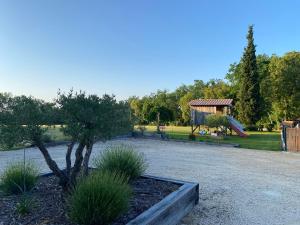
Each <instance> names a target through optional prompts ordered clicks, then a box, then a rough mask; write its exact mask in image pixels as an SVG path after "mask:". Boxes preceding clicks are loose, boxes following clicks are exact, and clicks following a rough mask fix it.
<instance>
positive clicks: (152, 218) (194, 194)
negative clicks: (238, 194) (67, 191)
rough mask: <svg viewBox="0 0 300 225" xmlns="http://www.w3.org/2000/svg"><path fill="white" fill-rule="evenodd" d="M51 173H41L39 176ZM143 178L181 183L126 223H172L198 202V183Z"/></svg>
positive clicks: (129, 224)
mask: <svg viewBox="0 0 300 225" xmlns="http://www.w3.org/2000/svg"><path fill="white" fill-rule="evenodd" d="M51 175H53V173H52V172H49V173H43V174H41V175H40V176H41V177H47V176H51ZM142 177H144V178H149V179H156V180H160V181H165V182H172V183H175V184H179V185H181V186H180V187H179V188H178V189H177V190H176V191H174V192H172V193H171V194H169V195H167V196H166V197H165V198H164V199H162V200H161V201H160V202H158V203H156V204H155V205H153V206H152V207H150V208H149V209H147V210H146V211H144V212H143V213H141V214H140V215H138V216H137V217H136V218H134V219H133V220H131V221H129V222H128V223H127V224H126V225H174V224H177V223H179V222H180V220H181V219H182V218H183V217H184V216H186V215H187V214H188V213H189V212H190V211H191V210H192V209H193V207H194V206H195V205H197V204H198V202H199V184H198V183H194V182H186V181H181V180H176V179H171V178H164V177H157V176H151V175H144V176H142Z"/></svg>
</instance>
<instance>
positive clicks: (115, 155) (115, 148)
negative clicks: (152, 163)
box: [94, 144, 147, 180]
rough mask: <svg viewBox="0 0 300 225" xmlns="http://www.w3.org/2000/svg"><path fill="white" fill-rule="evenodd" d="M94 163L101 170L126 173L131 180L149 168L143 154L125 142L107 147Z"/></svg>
mask: <svg viewBox="0 0 300 225" xmlns="http://www.w3.org/2000/svg"><path fill="white" fill-rule="evenodd" d="M94 165H95V166H96V168H98V169H100V170H105V171H110V172H117V173H121V174H124V175H125V176H127V177H128V178H129V179H130V180H134V179H136V178H137V177H139V176H141V175H142V174H143V173H144V172H145V170H146V168H147V164H146V161H145V159H144V156H143V154H141V153H138V152H136V151H134V149H133V147H132V146H130V145H124V144H121V145H112V146H109V147H107V148H106V149H105V150H104V151H103V152H102V154H100V155H99V156H98V157H96V158H95V160H94Z"/></svg>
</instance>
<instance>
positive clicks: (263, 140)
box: [146, 126, 281, 151]
mask: <svg viewBox="0 0 300 225" xmlns="http://www.w3.org/2000/svg"><path fill="white" fill-rule="evenodd" d="M155 131H156V127H155V126H146V132H155ZM164 131H165V132H166V133H167V134H168V135H169V137H170V138H171V139H179V140H188V135H189V134H190V133H191V127H189V126H187V127H183V126H166V127H165V130H164ZM196 133H197V132H195V134H196ZM247 134H248V135H249V136H248V137H246V138H241V137H239V136H237V135H236V134H234V135H232V136H227V137H225V138H224V139H215V138H212V137H211V136H209V135H206V136H200V135H198V134H196V141H202V142H213V143H219V144H239V146H240V147H241V148H249V149H257V150H271V151H280V150H281V143H280V142H281V141H280V132H278V131H274V132H256V131H250V132H247Z"/></svg>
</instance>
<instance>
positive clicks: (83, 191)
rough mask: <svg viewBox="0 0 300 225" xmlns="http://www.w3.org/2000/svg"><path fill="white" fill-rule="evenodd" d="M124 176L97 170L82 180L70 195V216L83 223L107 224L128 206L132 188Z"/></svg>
mask: <svg viewBox="0 0 300 225" xmlns="http://www.w3.org/2000/svg"><path fill="white" fill-rule="evenodd" d="M127 182H128V178H126V176H124V175H118V174H117V173H111V172H108V171H98V172H94V173H92V174H90V175H89V176H88V177H86V178H84V179H83V180H81V181H80V182H79V183H78V184H77V186H76V187H75V189H74V192H73V193H72V195H71V196H70V198H69V200H68V203H69V207H70V208H69V216H70V218H71V220H72V221H73V222H75V223H77V224H82V225H94V224H97V225H104V224H105V225H106V224H110V223H111V222H112V221H113V220H114V219H116V218H117V217H118V216H119V215H121V214H122V213H123V212H125V211H126V210H127V208H128V203H129V198H130V197H131V189H130V186H129V185H128V184H127Z"/></svg>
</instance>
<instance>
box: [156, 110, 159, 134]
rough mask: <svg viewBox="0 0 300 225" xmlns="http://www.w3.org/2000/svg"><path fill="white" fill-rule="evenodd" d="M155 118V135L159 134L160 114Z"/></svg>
mask: <svg viewBox="0 0 300 225" xmlns="http://www.w3.org/2000/svg"><path fill="white" fill-rule="evenodd" d="M156 117H157V118H156V119H157V121H156V123H157V125H156V131H157V133H160V130H159V122H160V118H159V117H160V112H158V113H157V115H156Z"/></svg>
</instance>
